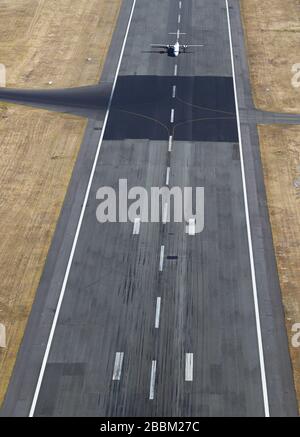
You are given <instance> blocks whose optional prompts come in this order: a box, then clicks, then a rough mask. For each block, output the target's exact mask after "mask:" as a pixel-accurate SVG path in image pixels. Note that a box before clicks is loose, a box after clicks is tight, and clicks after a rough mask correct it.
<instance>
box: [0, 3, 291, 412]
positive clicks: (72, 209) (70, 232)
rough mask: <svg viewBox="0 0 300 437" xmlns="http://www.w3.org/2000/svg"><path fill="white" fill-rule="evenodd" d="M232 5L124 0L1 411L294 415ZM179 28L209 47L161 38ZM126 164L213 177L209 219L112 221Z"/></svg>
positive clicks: (191, 180)
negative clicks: (104, 211) (105, 208)
mask: <svg viewBox="0 0 300 437" xmlns="http://www.w3.org/2000/svg"><path fill="white" fill-rule="evenodd" d="M226 6H227V5H226V2H225V1H223V0H189V1H187V0H182V1H181V2H180V1H177V0H165V1H164V2H161V1H158V0H153V1H151V2H149V1H146V0H137V1H132V0H124V1H123V6H122V10H121V14H120V18H119V21H118V25H117V28H116V30H115V34H114V38H113V42H112V45H111V49H110V52H109V56H108V59H107V62H106V66H105V70H104V73H103V76H102V81H103V83H104V84H105V85H106V86H110V87H112V86H113V82H114V77H115V72H116V69H117V67H118V62H119V60H121V64H120V65H119V66H120V70H119V75H118V80H117V82H116V86H115V89H114V95H113V100H112V101H111V104H110V113H109V117H108V120H106V119H105V111H104V110H103V111H102V112H100V113H99V114H98V115H97V117H96V119H95V118H91V119H90V121H89V126H88V128H87V131H86V136H85V139H84V142H83V144H82V147H81V151H80V155H79V158H78V161H77V164H76V168H75V170H74V174H73V178H72V183H71V185H70V188H69V191H68V194H67V197H66V201H65V205H64V209H63V211H62V214H61V218H60V222H59V224H58V227H57V231H56V235H55V238H54V241H53V244H52V247H51V250H50V253H49V256H48V260H47V264H46V267H45V271H44V274H43V278H42V281H41V284H40V287H39V290H38V293H37V297H36V300H35V303H34V306H33V309H32V313H31V316H30V320H29V323H28V327H27V330H26V334H25V338H24V341H23V343H22V347H21V350H20V353H19V356H18V360H17V364H16V366H15V370H14V374H13V378H12V380H11V383H10V387H9V390H8V393H7V396H6V400H5V403H4V405H3V407H2V410H1V415H2V416H5V415H7V416H25V415H29V414H30V415H34V416H97V417H100V416H101V417H102V416H159V417H164V416H166V417H170V416H180V417H189V416H198V417H199V416H265V415H269V414H270V415H273V416H296V415H297V404H296V398H295V390H294V386H293V379H292V371H291V363H290V359H289V353H288V339H287V334H286V331H285V325H284V316H283V308H282V303H281V296H280V288H279V281H278V275H277V269H276V262H275V257H274V251H273V245H272V236H271V230H270V224H269V219H268V212H267V205H266V197H265V190H264V184H263V177H262V169H261V162H260V156H259V146H258V137H257V130H256V125H255V122H256V118H255V116H253V117H250V118H251V120H249V122H248V118H247V116H244V115H243V114H245V113H246V114H247V113H248V114H252V112H251V111H253V102H252V98H251V90H250V85H249V75H248V70H247V61H246V58H245V50H244V42H243V33H242V27H241V19H240V11H239V6H238V2H237V1H235V0H230V1H229V7H228V9H227V7H226ZM179 17H180V18H179ZM229 17H230V23H231V27H232V42H233V45H232V46H231V45H230V32H229V27H228V18H229ZM178 29H179V30H180V32H184V33H186V35H180V42H181V43H182V44H187V43H190V44H204V47H203V48H201V47H199V48H195V49H194V50H193V53H190V54H182V55H180V57H179V58H177V59H176V58H169V57H167V56H166V55H162V54H159V53H151V51H150V49H149V47H150V45H151V44H160V43H174V42H175V39H176V35H168V33H169V32H177V30H178ZM124 37H125V39H124ZM124 42H125V44H124V47H123V48H124V52H123V51H122V44H123V43H124ZM231 49H232V50H233V54H234V56H232V53H231ZM120 52H121V53H122V55H123V56H122V57H121V58H120ZM233 59H234V65H235V75H236V82H234V81H233V70H232V60H233ZM235 86H236V91H237V98H238V102H239V109H240V111H239V112H240V113H241V124H238V123H237V121H238V120H237V114H236V111H235V92H234V91H235ZM174 87H175V88H174ZM113 88H114V87H113ZM270 117H271V116H270ZM270 117H269V118H270ZM272 117H273V118H274V119H276V114H273V115H272ZM106 121H107V125H106ZM103 124H104V127H106V129H105V131H104V130H103V131H102V128H103ZM105 125H106V126H105ZM237 127H239V129H240V134H241V138H242V144H241V146H242V147H241V148H240V144H239V139H240V138H239V132H238V128H237ZM100 135H101V136H103V141H102V142H101V150H100V156H99V158H98V159H96V161H95V162H96V165H95V168H94V170H95V171H94V174H93V178H92V181H91V186H90V192H89V193H88V194H89V195H88V197H87V202H86V204H85V193H86V187H87V186H88V181H89V177H90V174H91V171H92V166H93V161H94V157H95V154H96V151H97V146H98V142H99V136H100ZM241 151H242V154H241ZM244 172H245V179H243V176H244ZM120 179H127V181H128V187H129V188H130V187H134V186H141V187H145V188H146V189H148V190H149V189H150V188H151V187H153V186H159V187H162V186H165V185H169V186H170V187H174V186H179V187H186V186H190V187H204V189H205V226H204V230H203V232H202V233H200V234H198V235H188V234H187V233H186V232H185V226H186V223H167V224H164V223H141V224H140V226H139V225H137V224H136V225H134V224H132V223H106V224H100V223H99V222H98V221H97V219H96V210H97V207H98V205H99V201H98V200H97V199H96V192H97V190H98V189H99V188H100V187H102V186H109V187H114V188H116V187H117V186H118V182H119V180H120ZM245 182H246V187H245ZM245 188H246V191H245ZM248 208H249V216H248ZM81 213H82V215H80V214H81ZM80 217H81V218H82V222H81V218H80ZM248 218H249V221H248ZM78 221H79V223H80V224H81V226H80V228H78ZM249 224H250V226H249ZM76 230H77V232H76ZM250 233H251V235H250ZM250 237H251V238H250ZM70 254H71V255H70ZM252 254H253V258H252ZM252 260H253V264H251V261H252ZM256 298H257V300H256ZM261 346H262V347H261Z"/></svg>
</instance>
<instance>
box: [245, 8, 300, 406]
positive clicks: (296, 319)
mask: <svg viewBox="0 0 300 437" xmlns="http://www.w3.org/2000/svg"><path fill="white" fill-rule="evenodd" d="M240 1H241V6H242V14H243V20H244V28H245V35H246V44H247V49H248V56H249V67H250V74H251V80H252V90H253V95H254V100H255V104H256V106H257V107H258V108H259V109H263V110H266V111H278V112H295V113H300V88H294V87H293V86H292V83H291V79H292V76H293V73H292V72H291V70H292V66H293V64H296V63H299V62H300V54H299V46H300V2H299V0H264V1H261V0H240ZM259 137H260V147H261V156H262V162H263V168H264V177H265V185H266V190H267V198H268V206H269V213H270V220H271V225H272V231H273V240H274V247H275V252H276V258H277V265H278V271H279V276H280V283H281V290H282V296H283V303H284V307H285V313H286V325H287V332H288V335H289V338H290V340H291V337H292V331H291V328H292V325H293V324H294V323H300V126H283V125H278V126H260V127H259ZM290 352H291V357H292V363H293V369H294V378H295V384H296V390H297V394H298V401H299V406H300V350H299V349H295V348H293V347H292V344H291V341H290ZM299 411H300V410H299Z"/></svg>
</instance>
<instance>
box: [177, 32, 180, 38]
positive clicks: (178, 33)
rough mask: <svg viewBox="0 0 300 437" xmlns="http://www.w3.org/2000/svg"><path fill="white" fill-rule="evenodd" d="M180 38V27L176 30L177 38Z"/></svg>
mask: <svg viewBox="0 0 300 437" xmlns="http://www.w3.org/2000/svg"><path fill="white" fill-rule="evenodd" d="M179 38H180V29H178V30H177V40H179Z"/></svg>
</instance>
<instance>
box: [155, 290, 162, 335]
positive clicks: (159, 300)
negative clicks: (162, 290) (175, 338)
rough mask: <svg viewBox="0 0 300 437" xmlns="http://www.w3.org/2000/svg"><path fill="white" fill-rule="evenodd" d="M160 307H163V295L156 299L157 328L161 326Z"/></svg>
mask: <svg viewBox="0 0 300 437" xmlns="http://www.w3.org/2000/svg"><path fill="white" fill-rule="evenodd" d="M160 308H161V297H158V298H157V300H156V313H155V329H158V328H159V320H160Z"/></svg>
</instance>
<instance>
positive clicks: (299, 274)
mask: <svg viewBox="0 0 300 437" xmlns="http://www.w3.org/2000/svg"><path fill="white" fill-rule="evenodd" d="M259 135H260V145H261V155H262V161H263V167H264V174H265V180H266V189H267V198H268V206H269V212H270V219H271V225H272V230H273V240H274V246H275V252H276V258H277V266H278V271H279V277H280V284H281V290H282V294H283V302H284V307H285V314H286V323H287V330H288V333H289V336H290V338H291V335H292V334H291V333H292V326H293V324H295V323H299V322H300V285H299V284H300V126H260V127H259ZM290 351H291V356H292V361H293V367H294V376H295V381H296V388H297V392H298V399H299V400H300V350H299V349H295V348H293V347H292V344H291V342H290Z"/></svg>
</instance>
